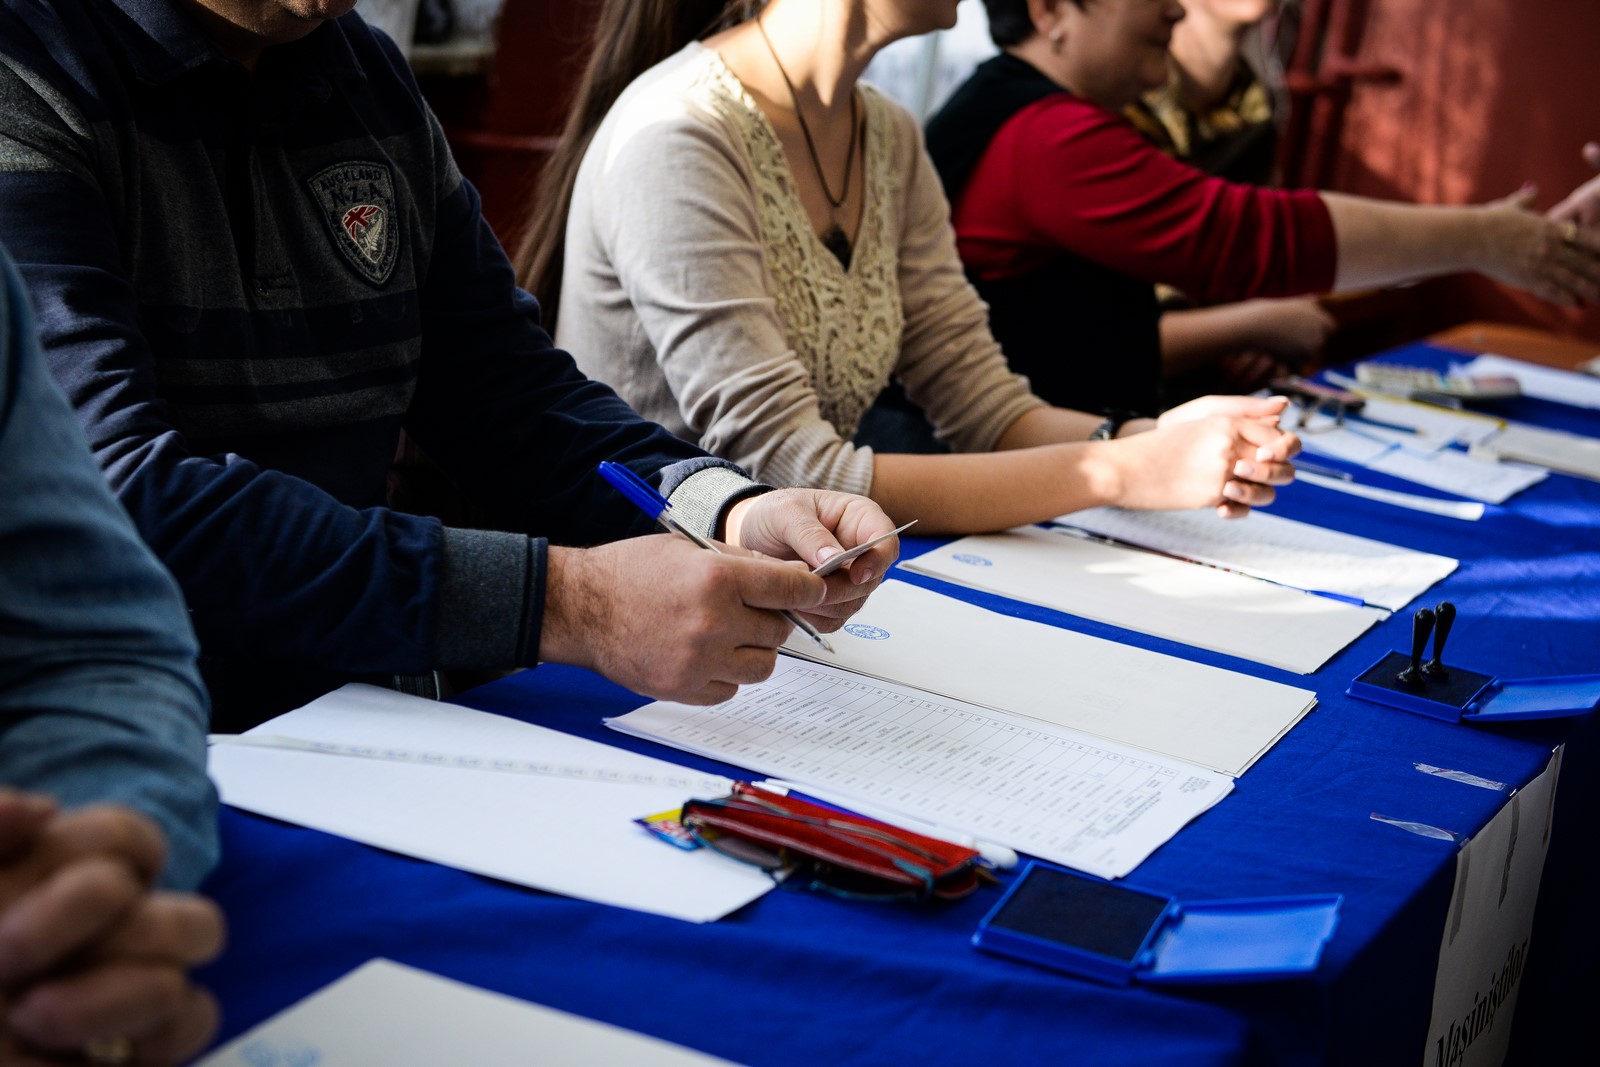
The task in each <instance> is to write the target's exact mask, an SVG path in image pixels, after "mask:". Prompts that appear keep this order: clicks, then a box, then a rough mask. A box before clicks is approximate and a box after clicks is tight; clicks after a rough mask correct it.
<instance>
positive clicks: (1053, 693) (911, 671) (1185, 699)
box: [785, 580, 1317, 777]
mask: <svg viewBox="0 0 1600 1067" xmlns="http://www.w3.org/2000/svg"><path fill="white" fill-rule="evenodd" d="M809 644H810V642H809V641H807V642H804V643H803V644H802V642H801V641H796V640H794V639H793V638H791V639H790V641H789V643H788V645H786V646H785V649H786V651H788V652H790V653H791V654H793V655H797V656H800V657H801V658H804V659H812V658H814V657H813V656H812V655H811V650H810V649H809V648H807V647H805V645H809ZM833 647H834V654H833V655H832V656H829V657H828V658H827V659H825V660H820V661H819V662H823V663H831V664H833V665H835V666H838V667H844V668H846V669H848V670H852V671H856V672H857V673H859V674H864V675H867V676H869V677H872V678H879V679H882V680H884V681H890V682H898V683H900V684H901V685H908V686H915V687H916V688H918V689H925V690H927V691H929V692H932V693H938V694H940V695H942V696H947V697H954V698H956V699H957V700H965V701H967V702H968V703H971V704H977V705H979V706H980V707H985V708H994V709H995V710H997V711H1005V712H1010V713H1012V714H1014V715H1024V716H1026V717H1028V718H1030V719H1038V720H1040V721H1042V722H1048V723H1053V724H1055V725H1057V726H1065V727H1067V728H1068V729H1070V730H1081V731H1083V732H1084V733H1089V734H1094V735H1095V736H1096V737H1101V738H1104V739H1106V740H1108V741H1115V742H1117V743H1119V744H1124V745H1133V746H1135V747H1137V748H1142V749H1145V750H1146V751H1149V752H1154V753H1156V754H1158V755H1161V756H1166V757H1170V758H1172V759H1180V760H1185V761H1187V762H1189V763H1198V764H1200V765H1201V766H1202V767H1209V768H1210V769H1212V770H1214V771H1221V772H1222V773H1223V774H1227V775H1232V776H1234V777H1238V776H1239V775H1241V774H1243V773H1244V772H1245V769H1246V768H1247V767H1249V766H1250V764H1252V763H1254V762H1255V760H1256V759H1257V757H1259V756H1260V755H1261V754H1262V753H1263V752H1265V751H1266V750H1267V749H1269V748H1271V747H1272V745H1273V743H1274V742H1276V741H1277V740H1278V738H1280V737H1282V736H1283V735H1284V734H1285V733H1287V732H1288V730H1289V729H1290V728H1291V727H1292V726H1294V724H1295V723H1297V722H1299V721H1300V719H1301V717H1302V716H1303V715H1305V713H1306V712H1307V711H1309V710H1311V707H1312V705H1314V704H1315V703H1316V701H1317V697H1316V694H1315V693H1313V692H1311V691H1310V690H1306V689H1296V688H1294V687H1293V686H1288V685H1284V684H1282V683H1280V682H1269V681H1267V680H1266V679H1264V678H1254V677H1251V676H1250V675H1247V674H1239V673H1237V672H1235V671H1227V670H1223V669H1222V668H1220V667H1210V666H1207V665H1205V664H1203V663H1191V662H1190V661H1189V660H1186V659H1178V658H1177V657H1176V656H1164V655H1162V654H1161V653H1159V652H1150V651H1148V650H1146V649H1142V648H1135V647H1134V646H1132V645H1124V644H1120V643H1118V642H1116V641H1107V640H1105V639H1104V638H1099V637H1090V636H1089V635H1087V634H1080V633H1074V632H1073V631H1071V630H1062V629H1060V628H1058V627H1055V626H1046V625H1044V624H1043V623H1038V622H1030V621H1028V620H1027V619H1013V618H1011V617H1009V616H1006V615H1000V614H997V613H995V612H993V611H988V610H985V609H984V608H980V607H976V606H974V605H972V604H968V603H965V602H963V601H960V600H956V599H954V598H953V597H948V596H944V595H942V594H940V593H935V592H932V591H931V590H928V589H923V588H922V587H920V586H915V585H910V584H908V583H906V582H898V581H893V580H891V581H887V582H884V583H883V584H882V585H881V586H879V587H878V589H877V591H876V592H874V593H873V594H872V598H871V599H870V600H868V601H867V603H866V606H865V607H863V608H862V609H861V610H860V611H859V612H857V613H856V614H855V615H854V616H853V617H852V618H851V620H850V621H849V622H847V623H845V625H844V628H843V629H842V630H839V631H838V632H837V633H835V634H834V635H833Z"/></svg>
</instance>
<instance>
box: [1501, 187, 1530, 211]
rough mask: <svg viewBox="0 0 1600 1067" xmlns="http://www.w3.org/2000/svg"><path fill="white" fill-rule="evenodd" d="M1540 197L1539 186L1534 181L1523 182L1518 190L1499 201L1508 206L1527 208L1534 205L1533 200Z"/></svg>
mask: <svg viewBox="0 0 1600 1067" xmlns="http://www.w3.org/2000/svg"><path fill="white" fill-rule="evenodd" d="M1538 197H1539V187H1538V186H1537V185H1535V184H1533V183H1532V182H1523V183H1522V188H1521V189H1518V190H1517V191H1516V192H1514V193H1512V194H1511V195H1510V196H1508V197H1506V198H1505V199H1504V200H1501V201H1499V202H1500V203H1501V204H1504V205H1505V206H1506V207H1515V208H1523V209H1527V208H1531V207H1532V206H1533V202H1534V201H1535V200H1536V199H1538Z"/></svg>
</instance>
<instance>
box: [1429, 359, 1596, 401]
mask: <svg viewBox="0 0 1600 1067" xmlns="http://www.w3.org/2000/svg"><path fill="white" fill-rule="evenodd" d="M1458 369H1459V370H1462V371H1465V372H1466V373H1468V374H1476V375H1489V374H1504V375H1506V376H1507V377H1511V378H1515V379H1516V380H1517V383H1518V384H1519V385H1521V386H1522V391H1523V393H1524V394H1525V395H1527V396H1531V397H1537V398H1538V399H1540V400H1551V401H1554V402H1555V403H1557V404H1571V405H1573V406H1574V407H1580V408H1600V379H1597V378H1593V377H1591V376H1589V375H1587V374H1578V373H1576V372H1574V371H1568V370H1557V369H1556V368H1554V367H1541V366H1539V365H1538V364H1535V363H1524V362H1523V361H1522V360H1520V359H1507V358H1506V357H1505V356H1479V357H1478V358H1477V359H1475V360H1473V361H1472V362H1471V363H1468V364H1467V365H1466V366H1464V367H1461V368H1458Z"/></svg>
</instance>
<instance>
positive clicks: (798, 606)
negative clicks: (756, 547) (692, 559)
mask: <svg viewBox="0 0 1600 1067" xmlns="http://www.w3.org/2000/svg"><path fill="white" fill-rule="evenodd" d="M724 562H725V563H726V564H727V565H728V569H729V573H730V574H731V575H732V577H733V579H734V581H735V583H736V585H737V592H738V598H739V600H740V602H742V603H744V604H747V605H749V606H750V607H752V608H768V609H771V610H790V611H807V610H810V609H811V608H814V607H816V606H817V605H818V604H821V603H822V601H823V599H824V598H825V597H826V596H827V592H828V584H827V582H826V581H824V580H823V579H821V578H818V577H817V576H816V575H814V574H812V573H810V572H809V571H806V570H803V569H801V568H798V567H791V566H785V565H784V564H782V563H779V562H777V561H775V560H768V559H728V560H725V561H724Z"/></svg>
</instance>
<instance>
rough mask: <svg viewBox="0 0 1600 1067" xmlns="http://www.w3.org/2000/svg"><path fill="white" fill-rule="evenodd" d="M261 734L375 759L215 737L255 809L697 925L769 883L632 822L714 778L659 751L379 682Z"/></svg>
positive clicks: (238, 797)
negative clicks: (519, 767) (432, 758)
mask: <svg viewBox="0 0 1600 1067" xmlns="http://www.w3.org/2000/svg"><path fill="white" fill-rule="evenodd" d="M252 735H256V736H260V735H271V736H274V737H285V738H292V739H299V740H302V741H311V742H325V743H330V744H337V745H349V746H360V747H363V748H366V749H368V750H370V751H371V752H372V757H371V758H357V757H353V756H343V755H328V754H323V753H319V752H306V751H293V750H285V749H275V748H265V747H262V748H258V747H249V746H245V745H231V744H228V745H225V744H218V745H213V746H212V748H211V750H210V754H209V769H210V772H211V777H212V779H213V780H214V781H215V782H216V783H217V788H218V790H219V791H220V792H221V794H222V800H223V802H224V803H227V804H231V805H233V806H234V807H237V808H243V809H245V810H246V811H254V812H258V813H260V814H262V815H270V816H272V817H273V818H277V819H284V820H287V821H288V822H293V823H299V824H300V825H302V826H310V827H313V828H315V829H318V830H325V831H327V832H328V833H332V834H339V835H342V836H344V837H349V838H353V839H355V840H357V841H364V842H366V843H367V844H370V845H376V846H378V847H379V848H386V849H390V850H391V851H394V852H400V853H403V854H405V855H408V856H416V857H419V858H421V859H426V860H432V861H433V862H435V863H443V864H448V865H449V866H452V867H460V868H462V869H463V870H468V871H475V872H477V873H479V874H486V875H489V876H491V877H494V878H501V879H504V880H506V881H509V882H516V883H519V884H521V885H529V886H534V887H535V888H538V889H545V890H549V891H550V892H553V893H564V894H566V895H567V896H574V897H581V898H583V899H585V900H594V901H599V902H600V903H602V904H614V905H616V906H618V907H623V908H633V909H635V910H637V911H646V912H652V913H654V914H657V915H670V916H672V917H674V918H679V919H687V920H690V921H692V922H710V921H712V920H714V919H719V918H721V917H722V916H724V915H726V914H728V913H729V912H731V911H733V910H734V909H736V908H740V907H743V906H744V905H745V904H748V903H749V902H750V901H752V900H755V899H756V898H758V897H760V896H761V895H762V894H763V893H765V892H767V891H768V890H769V889H771V888H772V880H771V879H770V878H768V877H767V876H766V875H765V874H763V873H761V872H760V871H758V870H756V869H755V868H754V867H746V866H743V865H741V864H737V863H729V862H727V861H726V860H725V859H723V858H721V857H720V856H717V855H715V854H714V853H711V852H709V851H707V850H700V851H696V852H685V851H683V850H681V849H675V848H669V847H667V846H665V845H663V844H662V843H661V842H660V841H658V840H657V839H656V838H654V837H651V836H650V835H649V834H647V833H646V832H645V831H643V830H641V829H640V828H639V827H638V826H636V825H635V824H634V823H633V820H634V819H636V818H639V817H640V816H644V815H654V814H656V813H657V812H661V811H668V810H671V809H675V808H677V807H679V806H680V805H681V804H682V803H683V802H684V801H685V800H686V799H688V796H689V791H688V790H686V789H685V788H684V787H683V786H682V785H681V784H673V783H674V782H679V783H681V781H682V779H683V778H684V777H686V776H693V777H703V776H695V775H692V772H686V771H685V770H684V769H683V768H681V767H677V766H675V765H673V764H671V763H666V762H664V761H662V760H656V759H651V758H649V757H647V756H640V755H637V754H635V753H632V752H624V751H622V750H621V749H617V748H613V747H611V746H610V745H602V744H600V743H598V742H595V741H587V740H584V739H583V738H579V737H573V736H571V735H569V734H564V733H561V732H559V731H556V730H548V729H545V728H544V727H540V726H532V725H530V724H528V723H523V722H518V721H517V720H515V719H508V718H506V717H505V716H503V715H491V714H489V713H487V712H482V711H473V710H471V709H469V708H460V707H456V706H454V705H451V704H441V703H438V702H437V701H432V700H423V699H421V698H418V697H409V696H404V695H402V694H400V693H395V692H391V691H390V690H387V689H379V688H376V687H374V686H368V685H347V686H345V687H344V688H343V689H340V690H338V691H336V692H333V693H329V694H328V695H327V696H325V697H321V698H319V699H318V700H315V701H313V702H312V703H310V704H308V705H306V706H305V707H303V708H300V709H299V710H297V711H292V712H290V713H289V714H287V715H282V716H279V717H278V718H276V719H273V720H271V721H270V722H267V723H265V724H263V725H262V726H260V727H257V728H256V729H255V730H252V731H250V732H249V733H247V734H245V735H244V736H245V737H246V738H249V737H251V736H252ZM385 748H393V749H396V750H401V753H400V754H405V755H407V756H408V757H409V756H410V755H411V754H413V753H416V752H424V753H426V752H434V753H440V754H450V755H457V756H459V755H464V754H476V755H478V756H479V757H481V762H482V763H484V764H485V765H489V764H493V763H494V762H495V761H496V759H497V758H498V759H501V760H507V761H512V760H522V761H530V762H540V763H549V764H553V765H557V766H564V767H565V768H566V769H567V770H568V771H569V772H571V773H568V774H566V775H561V774H548V775H546V774H521V773H505V772H502V771H496V770H474V769H468V768H465V767H461V766H450V765H446V764H448V763H450V762H451V761H450V760H448V759H445V758H441V759H439V760H438V761H437V763H438V764H439V765H425V764H420V763H418V762H415V761H414V760H412V759H410V758H408V759H398V758H397V759H392V760H391V759H385V758H384V757H383V751H384V749H385ZM455 762H457V763H459V762H461V761H455ZM580 772H589V773H580ZM595 772H598V773H595ZM600 779H610V780H600ZM668 779H670V780H671V781H666V780H668ZM652 780H655V781H654V782H652ZM657 783H658V784H657ZM730 784H731V783H730ZM375 1062H381V1061H375ZM460 1062H466V1061H460Z"/></svg>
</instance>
